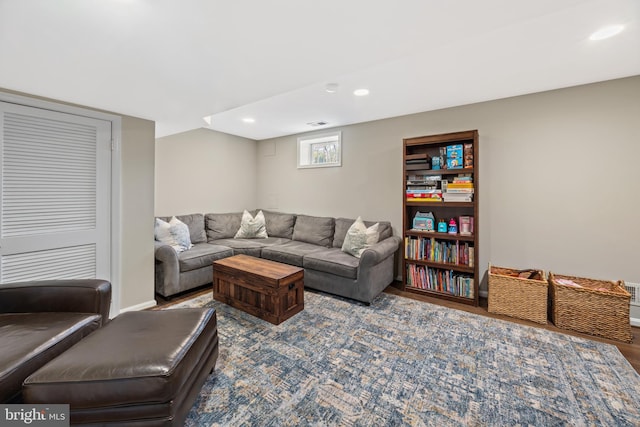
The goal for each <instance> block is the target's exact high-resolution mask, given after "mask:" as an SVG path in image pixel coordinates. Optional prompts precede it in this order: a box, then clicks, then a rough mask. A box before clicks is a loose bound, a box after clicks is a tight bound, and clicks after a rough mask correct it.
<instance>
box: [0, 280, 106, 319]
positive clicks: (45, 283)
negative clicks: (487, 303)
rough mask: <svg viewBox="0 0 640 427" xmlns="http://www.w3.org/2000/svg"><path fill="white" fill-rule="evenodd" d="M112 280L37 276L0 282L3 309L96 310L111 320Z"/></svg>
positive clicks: (4, 311)
mask: <svg viewBox="0 0 640 427" xmlns="http://www.w3.org/2000/svg"><path fill="white" fill-rule="evenodd" d="M110 308H111V283H109V282H108V281H106V280H100V279H75V280H33V281H29V282H15V283H6V284H2V285H0V313H35V312H73V313H96V314H99V315H101V316H102V324H103V325H104V324H106V323H107V322H108V321H109V309H110Z"/></svg>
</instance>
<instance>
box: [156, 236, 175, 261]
mask: <svg viewBox="0 0 640 427" xmlns="http://www.w3.org/2000/svg"><path fill="white" fill-rule="evenodd" d="M153 243H154V245H155V257H156V260H157V261H160V262H164V263H165V264H175V265H178V254H177V253H176V251H175V250H174V249H173V248H172V247H171V246H169V245H167V244H164V243H161V242H158V241H157V240H155V241H154V242H153Z"/></svg>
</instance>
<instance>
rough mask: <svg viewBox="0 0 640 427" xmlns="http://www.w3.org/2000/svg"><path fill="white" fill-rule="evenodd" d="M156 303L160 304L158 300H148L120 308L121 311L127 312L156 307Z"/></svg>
mask: <svg viewBox="0 0 640 427" xmlns="http://www.w3.org/2000/svg"><path fill="white" fill-rule="evenodd" d="M156 305H158V303H157V302H156V300H150V301H146V302H141V303H140V304H136V305H132V306H129V307H125V308H122V309H120V313H125V312H127V311H140V310H145V309H147V308H151V307H155V306H156Z"/></svg>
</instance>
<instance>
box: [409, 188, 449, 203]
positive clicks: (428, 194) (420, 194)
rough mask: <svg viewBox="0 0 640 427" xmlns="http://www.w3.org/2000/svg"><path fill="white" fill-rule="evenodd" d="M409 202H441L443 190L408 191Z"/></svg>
mask: <svg viewBox="0 0 640 427" xmlns="http://www.w3.org/2000/svg"><path fill="white" fill-rule="evenodd" d="M406 195H407V202H441V201H442V190H438V189H419V190H415V189H407V194H406Z"/></svg>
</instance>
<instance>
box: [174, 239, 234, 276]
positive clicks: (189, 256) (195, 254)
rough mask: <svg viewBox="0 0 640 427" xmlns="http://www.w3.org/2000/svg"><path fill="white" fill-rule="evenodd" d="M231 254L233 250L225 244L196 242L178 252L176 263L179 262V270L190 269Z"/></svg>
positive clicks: (206, 265)
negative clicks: (189, 247) (186, 249)
mask: <svg viewBox="0 0 640 427" xmlns="http://www.w3.org/2000/svg"><path fill="white" fill-rule="evenodd" d="M232 255H233V250H231V248H228V247H226V246H220V245H212V244H209V243H198V244H196V245H193V247H192V248H191V249H189V250H188V251H184V252H182V253H181V254H179V255H178V263H179V264H180V271H191V270H197V269H198V268H202V267H208V266H210V265H211V264H212V263H213V261H215V260H217V259H221V258H226V257H230V256H232Z"/></svg>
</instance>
